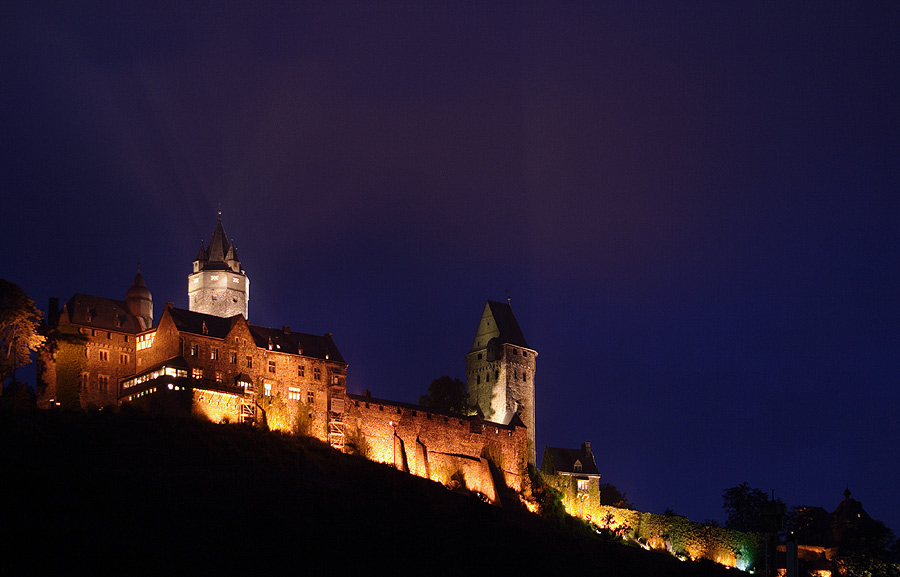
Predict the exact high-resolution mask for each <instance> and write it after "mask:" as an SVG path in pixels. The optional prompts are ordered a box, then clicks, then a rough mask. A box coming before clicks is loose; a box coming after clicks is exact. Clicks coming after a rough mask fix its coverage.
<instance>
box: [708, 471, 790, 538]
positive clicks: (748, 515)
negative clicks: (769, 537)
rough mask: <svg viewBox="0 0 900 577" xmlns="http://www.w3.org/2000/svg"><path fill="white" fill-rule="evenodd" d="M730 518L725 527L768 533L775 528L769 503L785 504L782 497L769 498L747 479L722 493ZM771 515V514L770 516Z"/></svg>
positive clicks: (726, 511)
mask: <svg viewBox="0 0 900 577" xmlns="http://www.w3.org/2000/svg"><path fill="white" fill-rule="evenodd" d="M722 498H723V500H724V504H723V505H722V506H723V507H724V508H725V513H726V514H727V515H728V520H727V521H725V527H727V528H728V529H734V530H735V531H744V532H754V533H766V532H769V531H771V530H772V529H773V528H775V527H773V524H772V519H770V518H768V517H767V513H768V510H767V509H769V508H770V507H768V506H769V505H775V504H777V505H783V503H782V502H781V499H774V500H771V501H770V500H769V496H768V495H766V494H765V493H764V492H763V491H761V490H759V489H756V488H754V487H751V486H750V485H748V484H747V482H746V481H745V482H744V483H742V484H740V485H738V486H737V487H731V488H730V489H725V492H724V493H723V494H722ZM770 516H771V515H769V517H770Z"/></svg>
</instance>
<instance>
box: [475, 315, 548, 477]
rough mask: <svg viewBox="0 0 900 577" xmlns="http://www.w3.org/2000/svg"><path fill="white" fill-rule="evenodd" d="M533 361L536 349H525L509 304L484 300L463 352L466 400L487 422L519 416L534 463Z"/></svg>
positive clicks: (526, 347) (507, 419)
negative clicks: (472, 337)
mask: <svg viewBox="0 0 900 577" xmlns="http://www.w3.org/2000/svg"><path fill="white" fill-rule="evenodd" d="M536 360H537V351H535V350H534V349H530V348H528V343H527V342H525V336H524V335H523V334H522V329H520V328H519V323H518V322H517V321H516V317H515V316H514V315H513V312H512V308H511V307H510V306H509V304H507V303H500V302H496V301H487V303H486V304H485V305H484V312H483V313H482V315H481V322H479V323H478V330H477V331H476V332H475V342H474V343H472V349H471V350H470V351H469V354H467V355H466V378H467V379H468V385H469V402H470V403H472V404H477V405H478V406H479V407H480V408H481V412H482V413H483V414H484V418H485V419H487V420H489V421H494V422H498V423H504V424H506V423H509V422H510V421H511V420H512V419H513V418H514V417H515V416H516V415H518V417H519V418H520V419H521V420H522V422H523V423H524V424H525V427H526V428H527V430H528V442H529V444H530V447H529V448H528V453H529V459H530V462H531V463H534V462H535V446H534V439H535V437H534V370H535V361H536Z"/></svg>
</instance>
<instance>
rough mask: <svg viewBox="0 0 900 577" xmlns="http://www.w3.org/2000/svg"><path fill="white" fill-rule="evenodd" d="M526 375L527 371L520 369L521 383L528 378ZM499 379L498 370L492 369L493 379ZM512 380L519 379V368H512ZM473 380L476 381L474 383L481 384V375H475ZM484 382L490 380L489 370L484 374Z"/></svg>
mask: <svg viewBox="0 0 900 577" xmlns="http://www.w3.org/2000/svg"><path fill="white" fill-rule="evenodd" d="M527 375H528V373H526V372H525V371H522V382H523V383H524V382H526V381H527V380H528V376H527ZM499 379H500V371H494V380H495V381H496V380H499ZM513 380H514V381H518V380H519V370H518V369H513ZM475 382H476V384H479V385H480V384H481V375H476V376H475ZM484 382H486V383H489V382H491V373H490V372H488V374H486V375H485V376H484Z"/></svg>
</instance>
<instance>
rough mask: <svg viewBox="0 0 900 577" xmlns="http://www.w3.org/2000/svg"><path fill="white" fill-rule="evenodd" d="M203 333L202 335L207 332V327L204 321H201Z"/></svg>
mask: <svg viewBox="0 0 900 577" xmlns="http://www.w3.org/2000/svg"><path fill="white" fill-rule="evenodd" d="M203 334H204V335H208V334H209V327H207V326H206V321H203Z"/></svg>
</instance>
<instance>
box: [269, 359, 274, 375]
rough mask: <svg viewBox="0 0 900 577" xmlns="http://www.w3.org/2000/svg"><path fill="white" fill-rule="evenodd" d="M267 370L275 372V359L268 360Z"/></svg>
mask: <svg viewBox="0 0 900 577" xmlns="http://www.w3.org/2000/svg"><path fill="white" fill-rule="evenodd" d="M269 372H270V373H274V372H275V361H269Z"/></svg>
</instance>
